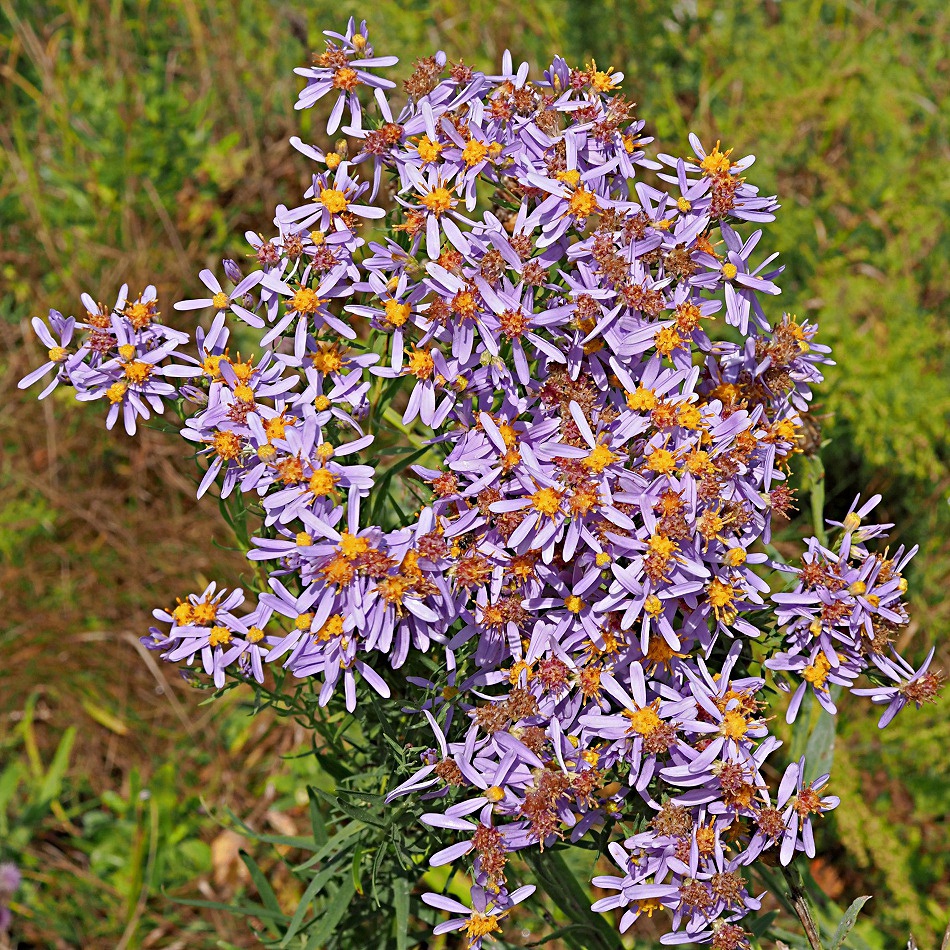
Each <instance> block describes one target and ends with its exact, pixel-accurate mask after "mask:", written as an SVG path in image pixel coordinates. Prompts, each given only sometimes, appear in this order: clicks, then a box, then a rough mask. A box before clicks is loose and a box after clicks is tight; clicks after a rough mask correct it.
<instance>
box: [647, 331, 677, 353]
mask: <svg viewBox="0 0 950 950" xmlns="http://www.w3.org/2000/svg"><path fill="white" fill-rule="evenodd" d="M653 345H654V346H655V347H656V351H657V353H659V354H660V355H661V356H669V355H670V353H672V352H673V350H675V349H678V348H679V347H681V346H682V345H683V338H682V337H681V336H680V335H679V331H678V330H677V329H676V327H663V329H662V330H659V331H658V332H657V334H656V336H655V337H654V338H653Z"/></svg>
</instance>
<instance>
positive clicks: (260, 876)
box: [240, 851, 283, 914]
mask: <svg viewBox="0 0 950 950" xmlns="http://www.w3.org/2000/svg"><path fill="white" fill-rule="evenodd" d="M240 854H241V860H242V861H243V862H244V866H245V867H246V868H247V870H248V873H249V874H250V875H251V880H252V881H253V882H254V886H255V887H256V888H257V893H258V894H260V897H261V900H262V901H263V902H264V906H265V907H266V908H267V909H268V910H272V911H274V912H275V913H278V914H282V913H283V912H282V911H281V909H280V901H278V900H277V895H276V894H275V893H274V889H273V888H272V887H271V886H270V881H268V880H267V877H266V876H265V874H264V872H263V871H262V870H261V869H260V866H259V865H258V863H257V862H256V861H255V860H254V859H253V858H252V857H251V856H250V855H249V854H248V853H247V852H246V851H241V852H240Z"/></svg>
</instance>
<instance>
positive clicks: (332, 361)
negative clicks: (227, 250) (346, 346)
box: [310, 343, 347, 375]
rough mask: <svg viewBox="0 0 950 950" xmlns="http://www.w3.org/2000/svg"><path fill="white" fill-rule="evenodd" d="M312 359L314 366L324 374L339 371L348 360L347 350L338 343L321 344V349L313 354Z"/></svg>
mask: <svg viewBox="0 0 950 950" xmlns="http://www.w3.org/2000/svg"><path fill="white" fill-rule="evenodd" d="M310 360H311V362H312V363H313V368H314V369H315V370H316V371H317V372H318V373H323V374H324V375H326V374H327V373H337V372H339V371H340V370H341V369H342V368H343V366H344V365H345V363H346V362H347V360H346V352H345V351H344V350H343V349H341V348H340V347H339V346H338V345H337V344H336V343H321V344H319V349H318V350H317V352H316V353H312V354H311V356H310Z"/></svg>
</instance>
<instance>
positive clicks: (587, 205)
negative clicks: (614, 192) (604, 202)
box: [567, 187, 598, 218]
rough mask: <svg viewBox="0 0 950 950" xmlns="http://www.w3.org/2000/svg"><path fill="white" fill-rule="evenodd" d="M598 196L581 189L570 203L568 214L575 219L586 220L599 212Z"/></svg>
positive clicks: (575, 193) (572, 196) (572, 197)
mask: <svg viewBox="0 0 950 950" xmlns="http://www.w3.org/2000/svg"><path fill="white" fill-rule="evenodd" d="M597 207H598V206H597V196H596V195H595V194H594V193H593V192H590V191H587V190H586V189H585V188H583V187H579V188H578V189H577V190H576V191H575V192H574V194H573V195H571V200H570V201H569V202H568V205H567V211H568V214H571V215H573V216H574V217H575V218H586V217H588V216H589V215H592V214H593V213H594V212H595V211H596V210H597Z"/></svg>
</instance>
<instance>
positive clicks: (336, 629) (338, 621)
mask: <svg viewBox="0 0 950 950" xmlns="http://www.w3.org/2000/svg"><path fill="white" fill-rule="evenodd" d="M341 633H343V615H342V614H333V616H331V617H329V618H327V622H326V623H325V624H324V625H323V626H322V627H321V628H320V629H319V630H318V631H317V636H316V639H317V640H319V641H321V642H322V643H326V642H327V641H328V640H329V639H330V637H338V636H340V634H341Z"/></svg>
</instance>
